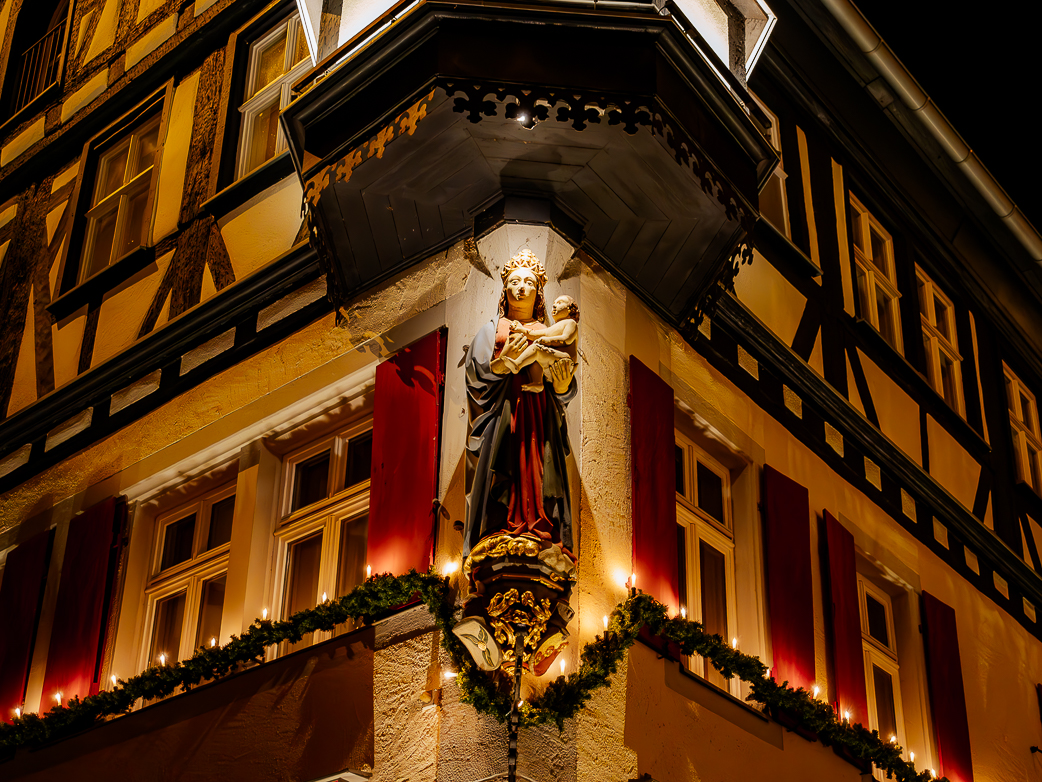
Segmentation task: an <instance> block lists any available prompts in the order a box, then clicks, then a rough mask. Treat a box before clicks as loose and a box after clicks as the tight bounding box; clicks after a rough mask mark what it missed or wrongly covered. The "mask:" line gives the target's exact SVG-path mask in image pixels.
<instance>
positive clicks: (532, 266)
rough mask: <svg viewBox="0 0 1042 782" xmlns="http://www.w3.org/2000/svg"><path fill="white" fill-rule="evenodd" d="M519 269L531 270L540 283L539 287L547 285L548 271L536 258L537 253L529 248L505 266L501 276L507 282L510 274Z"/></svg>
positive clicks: (500, 273)
mask: <svg viewBox="0 0 1042 782" xmlns="http://www.w3.org/2000/svg"><path fill="white" fill-rule="evenodd" d="M518 269H529V270H531V272H532V273H533V274H534V275H535V278H536V281H537V282H538V283H539V287H540V288H542V287H543V286H545V285H546V269H545V268H544V267H543V263H542V261H540V260H539V259H538V258H536V257H535V253H534V252H532V251H531V250H529V249H528V248H527V247H526V248H525V249H524V250H521V251H520V252H519V253H518V254H517V255H515V256H514V257H513V258H511V259H510V260H509V261H507V262H506V263H505V264H503V269H502V270H501V271H500V272H499V276H500V277H501V278H502V279H503V282H506V281H507V277H509V276H510V273H511V272H514V271H517V270H518Z"/></svg>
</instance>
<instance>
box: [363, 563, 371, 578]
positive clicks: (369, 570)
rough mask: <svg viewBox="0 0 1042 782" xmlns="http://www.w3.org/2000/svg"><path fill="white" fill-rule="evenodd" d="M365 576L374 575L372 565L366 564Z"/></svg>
mask: <svg viewBox="0 0 1042 782" xmlns="http://www.w3.org/2000/svg"><path fill="white" fill-rule="evenodd" d="M365 577H366V578H372V577H373V568H372V567H371V566H370V565H366V566H365Z"/></svg>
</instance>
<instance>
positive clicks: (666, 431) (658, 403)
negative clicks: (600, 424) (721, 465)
mask: <svg viewBox="0 0 1042 782" xmlns="http://www.w3.org/2000/svg"><path fill="white" fill-rule="evenodd" d="M630 441H631V442H630V445H631V448H632V459H633V464H632V473H633V572H634V573H635V574H636V576H637V586H638V587H639V588H640V589H641V590H642V591H644V592H647V593H648V594H650V595H652V596H654V597H655V598H657V599H658V600H659V601H661V602H662V603H663V604H665V605H666V607H667V608H669V610H670V612H671V613H674V614H675V613H677V612H679V610H680V594H679V589H678V586H677V585H678V581H679V579H678V575H677V494H676V491H677V489H676V478H675V476H676V470H675V464H676V436H675V435H674V433H673V389H672V388H670V387H669V385H668V384H667V383H666V382H664V381H663V380H662V378H660V377H659V376H658V375H657V374H655V373H654V372H652V371H651V370H650V369H648V368H647V367H646V366H644V365H643V364H642V363H641V362H640V361H638V360H637V359H636V358H635V357H634V356H630Z"/></svg>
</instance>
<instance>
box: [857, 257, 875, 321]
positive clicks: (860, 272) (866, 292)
mask: <svg viewBox="0 0 1042 782" xmlns="http://www.w3.org/2000/svg"><path fill="white" fill-rule="evenodd" d="M854 269H855V270H856V271H857V294H858V299H859V300H860V302H861V317H862V318H864V319H865V320H867V321H871V320H872V315H873V312H872V291H871V290H870V289H869V287H868V273H867V272H866V271H865V270H864V269H863V268H861V266H860V265H857V264H855V266H854Z"/></svg>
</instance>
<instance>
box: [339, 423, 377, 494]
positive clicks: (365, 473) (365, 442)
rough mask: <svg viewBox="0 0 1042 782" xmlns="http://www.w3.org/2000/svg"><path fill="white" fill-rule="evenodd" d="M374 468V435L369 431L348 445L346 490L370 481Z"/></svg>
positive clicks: (353, 439)
mask: <svg viewBox="0 0 1042 782" xmlns="http://www.w3.org/2000/svg"><path fill="white" fill-rule="evenodd" d="M372 468H373V433H372V431H368V432H366V433H365V434H363V435H359V436H358V437H354V438H352V439H351V440H350V441H349V442H348V444H347V469H346V471H345V472H346V474H345V476H344V488H351V487H352V486H354V485H356V484H359V483H362V482H363V481H367V480H369V476H370V474H371V473H372Z"/></svg>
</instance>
